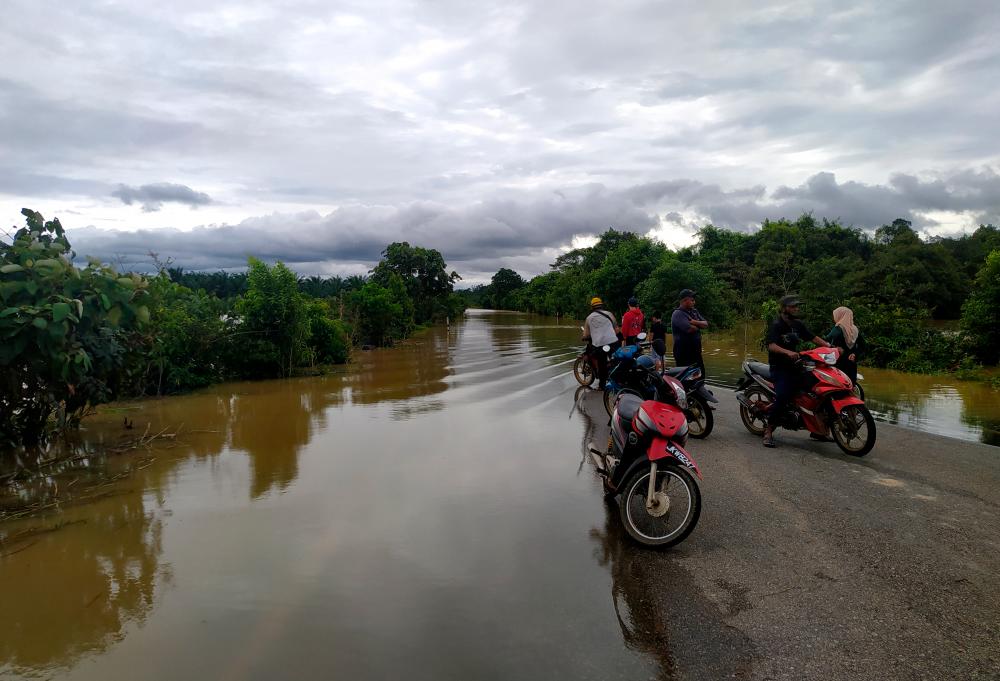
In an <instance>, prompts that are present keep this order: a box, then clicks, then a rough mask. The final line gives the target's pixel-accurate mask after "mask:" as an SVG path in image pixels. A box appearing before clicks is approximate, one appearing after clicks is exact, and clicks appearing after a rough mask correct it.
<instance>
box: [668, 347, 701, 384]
mask: <svg viewBox="0 0 1000 681" xmlns="http://www.w3.org/2000/svg"><path fill="white" fill-rule="evenodd" d="M674 362H675V363H676V365H677V366H679V367H699V368H700V369H701V377H702V378H707V372H706V371H705V360H704V359H702V357H701V348H684V347H681V348H678V347H677V344H676V343H675V344H674Z"/></svg>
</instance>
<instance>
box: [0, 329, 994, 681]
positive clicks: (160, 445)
mask: <svg viewBox="0 0 1000 681" xmlns="http://www.w3.org/2000/svg"><path fill="white" fill-rule="evenodd" d="M577 329H578V324H577V323H575V322H566V321H565V320H564V321H562V322H558V321H556V320H554V319H546V318H538V317H530V316H526V315H518V314H512V313H489V312H480V311H473V312H470V313H469V315H468V316H467V318H466V319H465V320H464V321H463V322H462V323H459V324H454V325H452V326H451V327H450V328H448V329H445V328H436V329H431V330H429V331H428V332H425V333H423V334H421V335H419V336H418V337H417V338H414V339H413V340H412V341H410V342H407V343H406V344H404V345H402V346H401V347H398V348H395V349H392V350H386V351H375V352H370V353H363V354H361V355H360V356H359V357H358V359H357V361H356V362H355V363H354V364H352V365H350V366H348V367H345V368H344V369H343V370H342V371H340V372H338V373H335V374H332V375H329V376H325V377H322V378H310V379H297V380H288V381H273V382H262V383H239V384H227V385H222V386H216V387H214V388H212V389H210V390H206V391H203V392H199V393H197V394H193V395H188V396H183V397H178V398H169V399H163V400H150V401H144V402H138V403H133V404H121V405H114V406H113V407H109V408H107V409H105V410H104V411H103V412H102V413H101V414H100V415H98V416H97V417H95V418H93V419H91V420H89V421H88V423H87V427H86V430H85V431H84V432H83V434H82V445H81V446H82V447H83V449H84V450H85V451H87V452H89V453H90V458H89V459H88V460H86V461H83V462H81V463H80V467H76V468H74V467H73V466H67V467H64V468H63V469H60V470H58V472H56V471H53V472H51V474H50V475H48V476H43V477H41V478H40V479H39V480H36V481H35V482H33V483H32V485H31V486H28V487H26V488H25V489H23V490H21V491H20V493H21V494H29V493H33V494H40V495H43V496H44V495H47V496H46V498H47V499H51V500H52V502H51V503H52V504H53V505H52V507H51V508H49V509H48V510H46V511H45V512H44V513H41V514H38V515H35V516H33V517H30V518H24V519H19V520H9V521H7V522H4V523H2V524H0V603H2V613H3V614H2V617H0V678H40V679H46V678H53V679H54V678H58V679H102V680H104V679H118V678H123V679H124V678H143V679H177V678H213V679H273V678H331V677H334V676H338V677H342V678H359V679H382V678H403V677H405V678H408V679H467V678H519V679H535V678H537V679H542V678H545V679H549V678H588V679H589V678H592V679H609V678H623V679H636V678H671V677H673V676H674V670H675V669H676V668H677V665H678V664H683V663H684V661H685V660H684V658H685V655H687V654H688V653H687V652H686V651H688V650H689V649H691V645H689V644H691V642H692V641H691V637H692V636H693V634H692V633H691V632H690V631H689V630H688V629H687V628H686V627H685V626H684V622H686V621H688V620H689V619H690V618H691V616H692V613H695V614H697V613H701V618H702V619H711V618H713V617H715V615H713V614H712V613H713V610H712V609H711V608H710V607H709V606H708V605H707V604H706V603H705V602H703V600H702V599H700V598H699V596H698V595H697V590H695V589H685V588H682V587H683V585H684V584H686V583H688V582H690V577H689V576H688V575H686V574H685V572H684V569H683V567H682V566H681V565H680V564H679V563H678V562H676V561H675V560H674V559H673V558H672V557H671V556H670V554H669V553H668V554H663V555H662V556H658V557H657V559H656V562H653V563H651V562H650V561H649V559H648V558H644V557H643V556H645V555H646V553H644V552H642V550H640V549H636V548H634V547H633V546H632V545H631V544H629V543H628V542H626V541H624V540H623V538H622V536H621V530H620V527H619V523H618V519H617V517H616V516H614V515H612V514H611V513H610V512H609V510H608V507H607V506H605V505H604V504H603V503H602V502H601V498H600V485H599V483H598V482H597V480H596V478H595V476H594V475H593V473H592V471H591V470H590V469H589V466H588V464H587V463H586V462H585V460H584V452H585V446H586V442H587V441H588V439H590V438H593V437H595V436H599V435H598V434H599V433H600V431H601V428H603V427H604V424H602V423H597V422H596V418H595V417H594V416H593V414H591V415H589V416H588V413H587V412H586V411H584V410H581V409H579V408H577V398H578V397H579V392H578V391H577V385H576V383H575V382H574V381H573V378H572V376H571V374H570V367H571V364H572V361H573V359H574V358H575V356H576V353H577V351H578V350H577V344H576V340H575V339H576V334H577ZM738 336H739V334H735V335H732V336H730V337H728V338H729V339H730V340H729V341H726V340H725V338H724V337H722V336H719V337H716V339H715V340H714V341H712V342H711V343H710V345H709V348H708V358H707V359H708V363H709V368H710V370H712V371H713V375H714V377H715V378H717V379H720V380H723V381H725V380H729V379H731V378H732V377H734V376H735V372H736V371H738V365H739V361H738V360H739V358H740V356H741V353H742V350H740V349H739V348H738V345H739V340H738ZM865 374H866V377H867V380H866V388H867V389H868V391H869V395H870V396H871V398H872V403H873V405H875V408H876V411H879V412H880V413H882V414H883V415H887V416H888V417H890V418H892V419H895V420H897V421H899V422H902V423H908V424H910V425H914V426H917V427H928V428H932V429H935V430H938V431H939V432H945V433H948V434H954V435H957V436H960V437H967V438H973V439H988V437H987V436H984V435H983V433H986V432H987V430H988V428H995V427H996V418H997V414H998V413H1000V405H998V404H997V398H996V397H995V396H993V395H991V394H990V393H989V391H986V392H983V393H977V392H974V390H975V389H976V388H977V387H978V386H974V385H970V384H957V383H956V384H948V383H942V382H941V381H939V380H934V379H926V378H925V377H909V376H906V377H903V376H900V375H898V374H893V373H892V372H873V371H870V370H866V371H865ZM970 391H973V392H970ZM894 395H895V396H896V398H895V399H894V401H891V408H890V398H891V397H892V396H894ZM882 400H884V401H885V402H882ZM967 400H968V403H967ZM991 400H992V401H991ZM984 403H985V404H987V405H992V407H988V408H984V406H983V405H984ZM880 404H885V405H886V406H878V405H880ZM126 418H127V419H129V420H130V421H131V422H132V423H134V424H135V426H134V430H133V431H131V432H132V433H135V432H138V431H143V432H145V428H146V427H147V424H148V425H149V428H150V432H154V433H155V432H159V431H160V430H162V429H164V428H167V429H169V431H170V432H173V431H175V430H178V429H179V430H180V434H179V436H178V437H177V438H175V439H172V440H159V441H156V442H154V443H152V444H151V445H150V447H149V449H148V450H147V449H143V450H140V451H137V452H133V453H130V454H126V455H121V456H109V457H108V456H104V455H103V454H102V452H103V451H105V450H106V449H107V447H108V446H109V445H113V444H114V443H116V442H118V441H119V440H120V439H121V438H122V437H123V435H126V434H123V427H122V426H123V421H124V419H126ZM983 424H988V428H987V425H983ZM989 424H992V425H989ZM84 464H86V469H84V468H82V466H83V465H84ZM95 470H96V471H98V473H99V474H96V475H95V474H93V473H91V472H88V471H95ZM116 478H117V479H116ZM672 585H673V586H675V587H677V588H673V589H672V588H671V586H672ZM713 630H714V631H715V632H716V634H715V635H716V636H718V637H721V638H720V640H719V641H717V645H718V649H720V650H727V651H730V654H731V657H732V659H731V660H730V659H728V658H726V657H725V656H722V657H720V658H718V659H719V660H720V662H719V664H720V665H721V664H723V662H725V663H726V664H727V665H728V666H725V668H724V669H723V667H720V668H719V669H717V670H713V669H705V670H704V672H705V673H706V674H709V675H710V676H713V675H714V674H715V673H716V672H718V673H719V674H722V672H723V671H725V672H726V675H729V674H731V673H733V672H734V670H736V672H738V671H739V669H741V668H742V667H741V665H743V664H744V663H745V661H746V660H748V659H749V658H750V656H751V654H752V651H751V649H750V644H749V643H748V642H747V641H745V640H743V639H742V638H741V637H740V636H739V635H737V634H736V633H734V632H732V631H730V629H727V628H726V627H724V626H719V627H717V628H715V629H713ZM727 637H728V638H727ZM730 638H731V639H732V640H730ZM723 639H724V640H723ZM713 659H714V658H713ZM730 662H731V664H729V663H730Z"/></svg>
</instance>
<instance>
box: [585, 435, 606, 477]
mask: <svg viewBox="0 0 1000 681" xmlns="http://www.w3.org/2000/svg"><path fill="white" fill-rule="evenodd" d="M587 449H588V450H589V451H590V460H591V461H593V462H594V466H595V467H596V468H597V470H598V471H599V472H601V473H607V472H608V469H607V467H606V466H607V463H606V462H605V460H604V452H602V451H601V450H599V449H597V448H596V447H595V446H594V443H592V442H588V443H587Z"/></svg>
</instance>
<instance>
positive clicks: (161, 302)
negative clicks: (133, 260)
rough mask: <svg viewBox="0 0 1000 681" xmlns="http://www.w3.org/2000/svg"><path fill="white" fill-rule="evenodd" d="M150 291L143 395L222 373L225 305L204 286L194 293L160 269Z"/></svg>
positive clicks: (177, 388)
mask: <svg viewBox="0 0 1000 681" xmlns="http://www.w3.org/2000/svg"><path fill="white" fill-rule="evenodd" d="M149 291H150V310H151V319H150V327H151V328H152V329H154V330H155V331H154V332H153V333H151V334H150V343H149V349H148V368H147V371H146V374H145V381H144V382H145V389H144V391H143V392H145V393H147V394H148V393H153V394H156V395H163V394H166V393H176V392H181V391H184V390H192V389H195V388H201V387H203V386H206V385H211V384H212V383H216V382H218V381H220V380H223V379H224V378H225V377H226V375H225V372H224V367H223V364H222V358H221V356H220V353H221V351H222V349H223V345H222V343H220V341H221V340H222V339H223V336H224V334H225V332H226V329H225V325H224V322H223V314H224V312H225V305H224V304H223V302H222V301H221V300H219V298H217V297H215V296H211V295H209V294H208V293H206V292H205V290H204V289H202V290H199V291H192V290H191V289H189V288H186V287H184V286H181V285H180V284H177V283H174V282H173V281H171V279H170V278H169V277H168V276H167V275H166V274H165V273H161V274H160V275H159V276H157V277H156V278H154V279H153V280H152V281H151V283H150V287H149Z"/></svg>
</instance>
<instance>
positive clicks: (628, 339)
mask: <svg viewBox="0 0 1000 681" xmlns="http://www.w3.org/2000/svg"><path fill="white" fill-rule="evenodd" d="M645 328H646V319H645V317H643V315H642V310H640V309H639V301H638V300H637V299H636V297H635V296H632V297H631V298H629V299H628V311H627V312H626V313H625V314H623V315H622V335H623V336H625V345H638V344H639V334H640V333H642V331H643V329H645Z"/></svg>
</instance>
